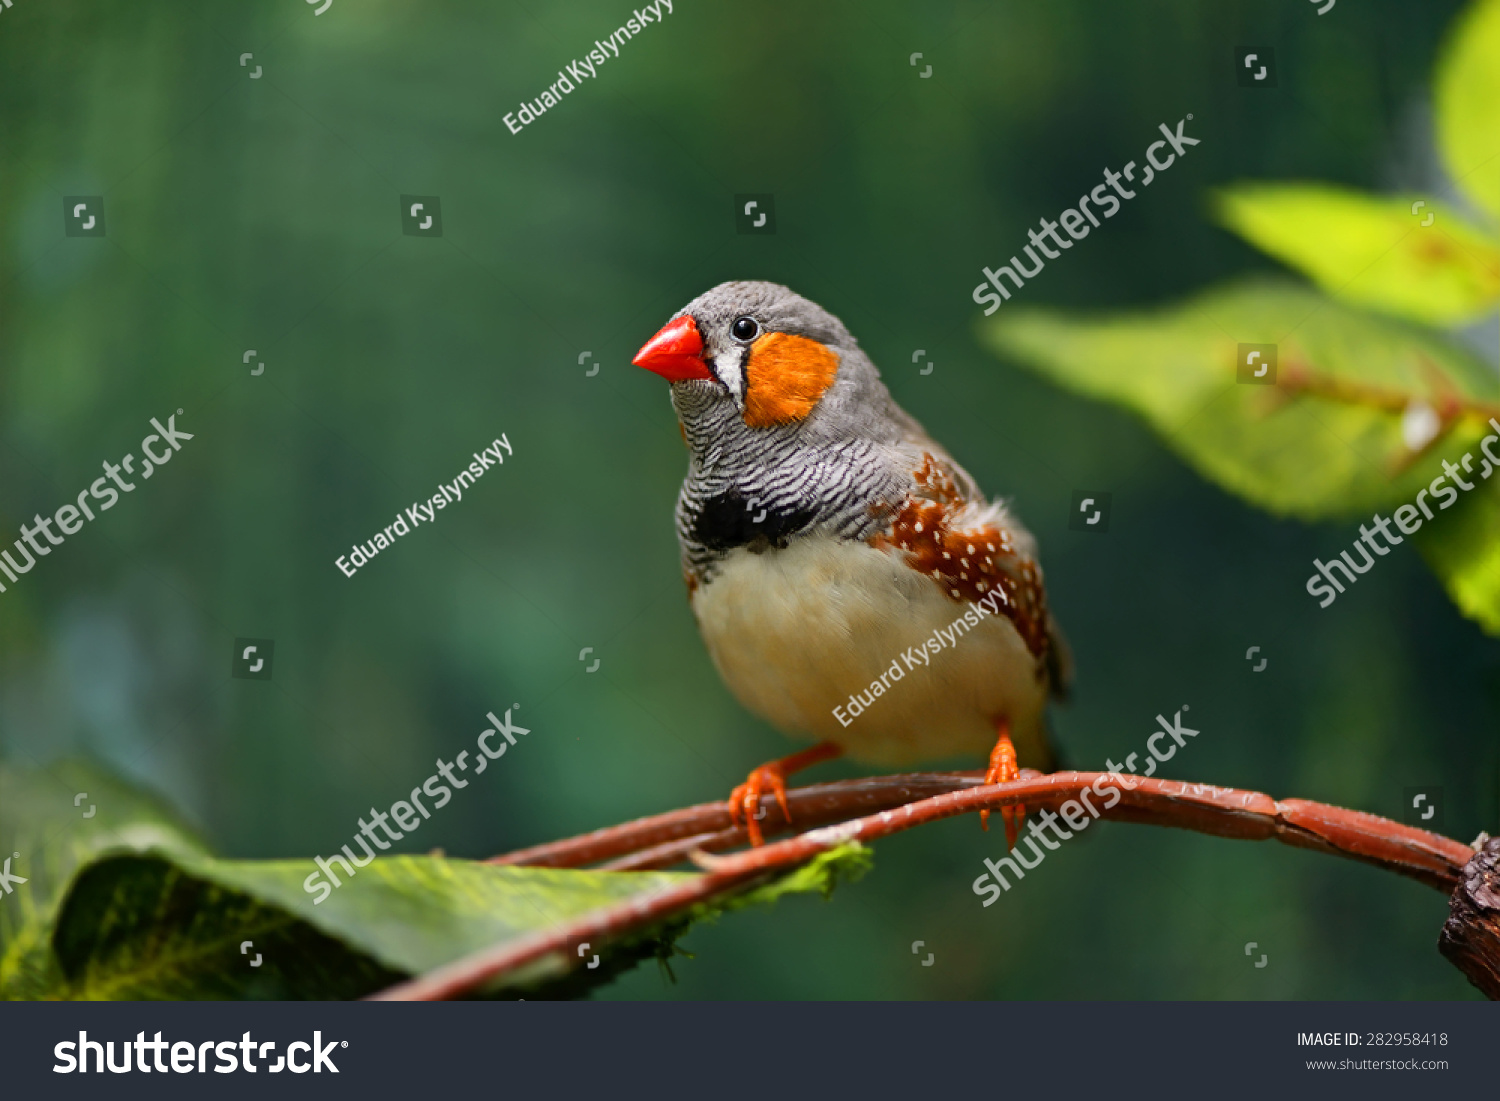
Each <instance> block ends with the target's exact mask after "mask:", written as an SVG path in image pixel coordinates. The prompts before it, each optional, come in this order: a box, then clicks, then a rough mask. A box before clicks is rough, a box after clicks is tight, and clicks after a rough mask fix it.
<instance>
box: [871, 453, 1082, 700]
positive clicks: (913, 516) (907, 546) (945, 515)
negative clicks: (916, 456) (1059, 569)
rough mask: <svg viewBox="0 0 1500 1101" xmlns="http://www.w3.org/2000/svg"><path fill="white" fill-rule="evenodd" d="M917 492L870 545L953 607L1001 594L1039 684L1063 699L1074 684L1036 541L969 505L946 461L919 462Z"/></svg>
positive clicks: (891, 512) (928, 457) (998, 513)
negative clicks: (1043, 681) (898, 557)
mask: <svg viewBox="0 0 1500 1101" xmlns="http://www.w3.org/2000/svg"><path fill="white" fill-rule="evenodd" d="M913 478H914V480H915V487H914V489H913V491H912V493H911V494H910V495H909V496H908V497H907V499H906V501H905V503H904V504H903V505H901V506H900V508H898V509H893V508H886V509H884V510H882V511H883V512H884V514H885V515H886V516H887V517H888V518H889V526H888V527H887V528H885V529H884V530H883V531H882V532H880V533H879V534H877V535H875V536H873V537H872V538H871V539H870V540H869V542H870V545H871V546H873V547H876V548H879V549H882V550H897V551H902V552H904V553H905V555H906V561H907V564H908V565H910V566H911V568H912V569H914V570H916V571H918V572H919V573H922V574H925V575H927V576H928V577H930V578H932V580H933V583H934V584H937V585H940V586H942V589H943V592H944V593H946V594H947V596H948V597H949V599H951V600H953V601H954V602H955V603H960V602H962V603H976V602H978V601H980V600H983V599H985V598H986V597H989V598H990V602H991V603H994V598H993V597H992V596H991V594H992V593H993V592H995V591H996V590H998V591H999V593H1000V597H999V608H998V611H999V612H1000V613H1002V614H1004V615H1005V616H1006V617H1007V618H1008V619H1009V620H1010V621H1011V623H1013V624H1014V625H1015V628H1016V631H1017V632H1018V633H1019V634H1020V636H1021V639H1022V640H1023V641H1024V642H1025V643H1026V647H1027V649H1029V650H1030V651H1031V653H1032V655H1033V656H1034V657H1035V658H1036V663H1037V664H1036V672H1037V677H1038V678H1039V679H1040V678H1044V677H1045V678H1047V679H1049V680H1050V681H1051V683H1052V688H1053V690H1054V691H1055V692H1057V693H1058V694H1062V692H1063V691H1065V689H1066V687H1067V683H1068V681H1069V680H1071V677H1072V670H1071V664H1072V663H1071V661H1070V659H1069V656H1068V651H1067V645H1066V643H1064V642H1063V640H1062V637H1061V634H1060V633H1059V632H1058V629H1057V625H1056V623H1055V622H1054V620H1053V618H1052V615H1051V613H1050V612H1049V611H1048V610H1047V593H1046V589H1045V588H1044V587H1043V584H1042V571H1041V567H1039V566H1038V565H1037V563H1036V559H1035V558H1034V557H1033V556H1032V553H1031V549H1030V548H1031V539H1030V537H1029V536H1026V535H1024V534H1022V533H1021V532H1019V531H1018V530H1013V529H1012V528H1011V527H1010V526H1009V525H1007V523H1006V522H1005V516H1004V511H1003V510H1002V509H1000V508H998V507H995V506H985V505H983V503H982V502H981V503H980V504H979V505H977V506H976V505H975V504H973V503H971V502H969V501H967V500H965V498H964V494H963V493H962V491H961V490H960V488H959V486H960V481H962V482H964V483H968V484H972V482H971V481H970V479H969V478H968V477H967V476H966V475H965V474H964V473H963V471H962V470H961V469H959V468H957V467H956V466H954V465H952V464H951V463H950V462H948V461H944V460H940V459H937V458H934V457H933V455H932V454H931V453H930V452H924V453H923V455H922V465H921V467H919V468H918V469H917V470H916V471H915V472H914V473H913Z"/></svg>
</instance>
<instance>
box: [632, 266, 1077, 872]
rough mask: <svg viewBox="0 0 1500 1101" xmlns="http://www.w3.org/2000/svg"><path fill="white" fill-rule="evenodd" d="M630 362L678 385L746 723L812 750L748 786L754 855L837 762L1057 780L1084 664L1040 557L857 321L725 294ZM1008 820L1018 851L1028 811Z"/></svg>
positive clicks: (700, 589) (689, 508) (728, 675)
mask: <svg viewBox="0 0 1500 1101" xmlns="http://www.w3.org/2000/svg"><path fill="white" fill-rule="evenodd" d="M631 362H632V363H634V364H635V365H636V366H638V367H642V368H645V369H646V370H648V371H652V372H654V373H655V374H657V375H659V376H661V377H662V378H664V379H666V380H667V381H668V382H669V383H670V384H671V402H672V406H673V408H674V410H675V412H676V414H677V419H678V427H679V430H680V432H681V434H682V438H683V440H684V442H685V443H686V444H687V448H688V453H689V459H688V470H687V476H686V478H685V479H684V480H683V483H682V488H681V490H680V492H679V493H678V497H677V505H676V513H675V519H676V528H677V537H678V542H679V545H680V547H681V565H682V571H683V579H684V581H685V582H686V585H687V591H688V600H689V603H690V604H691V607H692V612H693V615H694V618H695V619H696V620H697V625H698V628H699V632H700V634H701V635H702V638H703V642H704V644H705V646H706V647H707V649H708V652H709V655H710V656H711V658H712V659H713V663H714V665H715V667H716V668H717V670H718V672H719V674H720V676H721V677H722V678H723V680H724V682H725V684H726V685H727V686H728V688H729V689H730V691H731V692H732V693H733V694H734V696H735V697H736V698H737V699H738V700H739V701H740V703H741V704H742V705H743V706H744V707H745V708H746V709H748V710H749V711H750V712H752V713H753V714H755V715H757V716H759V717H760V718H762V719H763V720H765V721H766V722H768V723H769V724H771V725H772V726H774V727H776V728H777V729H779V730H780V731H782V732H783V733H785V734H788V735H790V736H792V737H796V738H801V739H804V740H810V741H813V742H814V743H815V744H813V745H812V746H811V747H809V748H807V749H804V750H802V751H800V752H798V753H793V754H791V755H789V756H786V757H782V758H779V759H777V760H773V761H769V762H767V763H766V764H764V765H761V766H759V767H758V768H756V769H754V770H752V771H751V772H750V774H749V776H748V777H747V778H746V780H745V782H744V783H742V784H740V785H738V786H737V787H735V788H734V790H733V792H732V793H731V795H730V798H729V813H730V815H731V820H732V821H733V822H734V824H735V825H736V826H738V825H740V823H741V821H742V820H743V823H744V826H745V830H746V833H747V834H748V837H749V840H750V842H751V844H752V846H759V845H761V844H762V843H763V842H764V837H763V834H762V831H761V829H760V825H759V822H758V821H757V817H756V814H755V811H756V810H757V809H758V808H759V807H760V803H761V797H762V795H764V794H765V793H767V792H769V793H770V794H772V795H774V797H775V799H776V801H777V804H778V805H779V806H780V808H781V811H782V814H783V816H784V817H785V819H786V821H787V822H788V823H790V822H791V820H792V816H791V813H790V811H789V810H788V807H787V800H786V779H787V777H789V776H790V775H792V774H793V773H795V772H798V771H801V770H802V769H804V768H807V767H809V766H811V765H814V764H817V763H819V762H821V761H825V760H829V759H831V758H834V757H839V756H845V757H847V758H849V759H851V760H854V761H857V762H861V763H864V764H869V765H884V766H901V765H909V764H912V763H914V762H917V761H924V760H936V759H940V758H948V757H956V756H959V755H967V754H972V755H982V754H985V753H986V752H987V753H988V762H989V763H988V768H987V770H986V773H985V782H986V783H987V784H994V783H1004V782H1006V781H1009V780H1013V779H1016V778H1017V777H1018V776H1019V774H1020V767H1021V766H1022V765H1025V766H1026V767H1029V768H1038V769H1041V770H1044V771H1046V770H1049V769H1050V768H1051V767H1052V766H1053V764H1054V754H1053V749H1052V745H1051V739H1050V736H1049V732H1048V729H1047V718H1046V710H1047V704H1048V702H1049V700H1050V699H1052V698H1054V697H1062V696H1064V695H1065V694H1066V691H1067V689H1068V686H1069V684H1070V682H1071V680H1072V660H1071V657H1070V655H1069V650H1068V646H1067V643H1066V641H1065V640H1064V638H1063V636H1062V633H1061V631H1060V630H1059V628H1058V625H1057V623H1056V621H1055V619H1054V617H1053V615H1052V613H1051V612H1050V610H1049V609H1048V606H1047V593H1046V588H1045V585H1044V583H1043V578H1042V570H1041V566H1040V565H1039V563H1038V560H1037V544H1036V540H1035V538H1034V537H1033V536H1032V535H1031V533H1030V532H1029V531H1027V529H1026V528H1025V527H1024V526H1023V525H1022V524H1021V522H1020V520H1019V519H1017V518H1016V516H1015V514H1014V513H1013V512H1012V511H1011V509H1010V508H1009V507H1008V506H1007V504H1006V503H1005V502H1003V501H1000V500H991V499H989V498H987V497H986V496H985V495H984V494H983V493H982V492H981V490H980V488H979V486H978V484H977V483H976V482H975V480H974V479H973V478H972V477H971V476H970V475H969V473H968V472H967V471H966V470H964V468H963V467H961V466H960V465H959V464H958V462H957V461H956V460H955V459H954V458H953V457H952V456H951V455H950V454H949V453H948V452H947V450H945V449H944V448H943V447H942V446H941V445H940V444H939V443H937V442H936V441H935V440H934V439H933V438H932V437H931V436H930V435H929V434H928V433H927V432H926V431H925V430H924V429H923V428H922V426H921V425H920V424H918V423H917V421H916V420H915V419H914V418H913V417H912V416H911V415H910V414H908V413H907V412H906V411H905V410H904V409H902V408H901V407H900V406H899V405H898V404H897V403H896V401H895V399H894V398H892V396H891V394H890V391H889V390H888V389H887V388H886V386H885V384H884V383H883V382H882V381H881V378H880V372H879V370H878V369H877V368H876V367H875V364H874V363H873V362H872V361H871V360H870V358H869V357H868V356H867V355H866V354H865V352H864V351H863V350H862V349H861V348H860V346H859V344H858V342H857V341H856V340H855V338H854V337H853V336H852V335H851V334H850V332H849V330H848V329H847V328H845V326H844V324H843V322H841V321H840V320H839V319H838V318H837V317H835V316H834V315H833V314H831V313H829V312H828V311H827V310H824V309H823V308H822V307H820V306H818V305H817V304H816V303H814V302H812V301H810V300H809V299H807V298H804V297H802V296H801V295H799V294H797V293H795V292H794V291H792V290H790V289H789V288H787V287H784V286H781V285H780V284H776V283H769V282H760V281H738V282H727V283H721V284H719V285H718V286H716V287H714V288H712V289H711V290H708V291H706V292H705V293H703V294H701V295H699V296H698V297H697V298H695V299H693V300H692V301H691V302H689V303H688V304H687V305H686V306H684V307H683V308H682V309H680V310H678V311H677V312H676V313H675V314H673V315H672V317H671V318H670V319H669V320H668V321H667V323H666V325H664V326H663V327H662V328H661V329H660V331H658V332H657V333H656V334H655V335H654V336H652V337H651V338H650V339H649V340H648V341H646V343H645V344H644V345H643V346H642V347H641V349H640V351H639V352H637V353H636V355H635V357H634V358H633V359H632V361H631ZM960 628H961V629H960ZM949 643H951V645H950V644H949ZM919 648H920V650H919ZM988 816H989V812H988V811H983V812H981V823H982V825H983V827H984V828H985V829H988V828H989V825H988ZM1001 816H1002V819H1003V821H1004V823H1005V829H1006V840H1007V844H1008V845H1009V846H1012V847H1013V846H1014V844H1015V838H1016V833H1017V830H1018V828H1019V825H1020V824H1021V823H1022V822H1023V821H1024V816H1025V808H1024V806H1016V807H1006V808H1002V809H1001Z"/></svg>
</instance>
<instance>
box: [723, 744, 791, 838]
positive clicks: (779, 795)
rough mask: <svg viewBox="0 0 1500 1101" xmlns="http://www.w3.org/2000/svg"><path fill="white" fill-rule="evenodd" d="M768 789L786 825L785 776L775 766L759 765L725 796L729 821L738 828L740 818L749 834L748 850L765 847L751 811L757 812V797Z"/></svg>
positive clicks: (789, 811)
mask: <svg viewBox="0 0 1500 1101" xmlns="http://www.w3.org/2000/svg"><path fill="white" fill-rule="evenodd" d="M768 788H769V789H770V791H771V793H772V794H773V795H775V796H776V804H777V805H778V806H779V807H781V813H782V816H783V817H784V818H785V819H786V820H787V821H788V822H790V821H791V820H792V812H791V810H790V809H789V808H788V807H787V803H786V776H785V774H784V773H783V772H782V770H781V769H780V768H778V767H777V764H776V763H772V764H769V765H761V766H760V767H759V768H757V769H756V770H755V771H753V772H751V773H750V775H749V776H748V777H747V778H746V780H745V782H744V783H743V784H740V785H739V786H738V787H737V788H735V789H734V791H733V792H731V793H730V795H729V817H730V820H731V821H733V822H734V824H735V825H736V826H738V825H740V824H741V821H740V819H741V818H743V819H744V823H743V824H744V827H745V830H746V832H747V833H749V835H750V844H751V846H752V847H754V846H760V845H764V844H765V837H764V836H763V835H762V833H761V830H760V822H759V821H757V820H756V816H755V812H756V811H757V810H759V809H760V797H761V796H762V795H764V794H765V792H766V790H767V789H768Z"/></svg>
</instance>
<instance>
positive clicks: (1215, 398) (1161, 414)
mask: <svg viewBox="0 0 1500 1101" xmlns="http://www.w3.org/2000/svg"><path fill="white" fill-rule="evenodd" d="M1009 311H1010V307H1007V312H1005V313H1003V314H1002V315H1001V316H1000V317H997V318H996V319H995V320H993V321H990V322H983V323H981V324H982V338H983V339H984V340H985V341H986V342H987V343H988V344H989V346H990V347H992V348H993V349H995V350H996V351H998V352H1000V353H1002V354H1006V355H1009V356H1013V357H1015V358H1016V359H1018V360H1019V361H1020V362H1021V363H1023V364H1025V365H1026V366H1028V367H1030V368H1032V369H1033V370H1036V371H1038V372H1039V373H1041V374H1043V375H1045V376H1047V377H1048V378H1051V379H1053V380H1055V381H1056V382H1058V383H1060V384H1062V385H1063V386H1066V387H1068V388H1069V389H1072V390H1075V391H1077V392H1079V393H1083V394H1086V395H1089V396H1091V397H1096V398H1103V399H1106V400H1109V401H1112V402H1115V403H1117V404H1120V405H1123V406H1126V407H1127V408H1130V409H1134V410H1135V411H1137V412H1139V413H1140V414H1141V415H1142V416H1144V417H1145V418H1146V420H1147V421H1149V422H1150V423H1151V425H1152V426H1153V427H1154V428H1155V429H1156V430H1157V431H1158V432H1159V433H1160V434H1161V435H1162V436H1163V437H1164V438H1165V439H1166V440H1167V442H1168V443H1169V444H1170V445H1171V446H1172V447H1173V448H1175V449H1176V450H1177V451H1178V452H1179V453H1180V454H1181V455H1183V456H1184V457H1185V458H1186V459H1187V460H1188V461H1189V462H1190V463H1191V464H1192V465H1193V466H1194V467H1196V468H1197V469H1198V470H1199V471H1201V472H1202V473H1203V474H1205V475H1206V476H1207V477H1209V478H1210V479H1212V480H1213V481H1215V482H1216V483H1218V484H1219V485H1221V486H1223V487H1224V488H1225V489H1227V490H1229V491H1230V492H1232V493H1236V494H1238V495H1240V496H1242V497H1244V498H1246V499H1247V500H1250V501H1252V502H1254V503H1255V504H1257V505H1260V506H1262V507H1264V508H1266V509H1269V510H1270V511H1272V512H1275V513H1278V514H1283V515H1294V516H1300V517H1303V518H1308V519H1315V518H1323V517H1335V516H1352V515H1355V514H1359V513H1365V512H1368V511H1369V510H1371V509H1375V508H1388V507H1390V506H1392V505H1394V504H1398V503H1401V502H1404V501H1407V500H1410V499H1411V498H1412V497H1413V496H1415V494H1416V492H1417V491H1418V490H1419V489H1421V488H1422V487H1423V486H1424V485H1426V483H1428V482H1429V481H1431V479H1432V478H1433V477H1435V476H1436V474H1438V473H1441V465H1440V463H1441V459H1442V458H1444V457H1448V458H1457V457H1459V456H1461V455H1462V454H1463V453H1464V452H1465V451H1467V450H1470V449H1471V448H1472V447H1473V445H1474V444H1475V442H1476V441H1477V440H1478V439H1479V437H1480V435H1481V434H1482V432H1481V425H1482V424H1483V421H1482V419H1479V418H1474V417H1466V418H1464V419H1462V420H1460V421H1459V422H1458V423H1457V424H1456V426H1455V427H1454V428H1453V430H1452V432H1451V433H1450V434H1449V435H1447V436H1446V437H1444V438H1441V439H1439V440H1438V441H1437V442H1436V443H1435V445H1434V446H1433V447H1432V448H1431V450H1430V452H1429V453H1428V454H1426V455H1423V456H1421V457H1417V458H1415V461H1413V458H1414V457H1413V454H1412V452H1411V451H1409V450H1408V448H1407V445H1406V442H1405V437H1404V436H1403V431H1402V419H1403V418H1402V410H1401V408H1399V406H1404V405H1406V404H1407V403H1408V402H1409V401H1426V402H1429V403H1436V402H1437V401H1438V399H1439V397H1440V395H1442V394H1443V392H1444V391H1445V390H1447V391H1448V392H1449V393H1451V394H1453V395H1456V396H1458V397H1460V398H1469V399H1476V400H1481V401H1487V402H1494V401H1495V400H1496V397H1497V392H1500V382H1497V379H1496V376H1495V373H1494V372H1493V371H1492V370H1490V369H1489V368H1488V367H1486V366H1485V365H1484V364H1482V363H1480V362H1479V361H1478V360H1476V359H1475V358H1474V357H1473V356H1472V355H1470V354H1469V353H1468V352H1467V351H1465V350H1463V349H1462V348H1459V347H1458V346H1457V345H1455V344H1453V343H1452V342H1450V341H1448V340H1446V339H1444V338H1443V337H1441V336H1438V335H1434V334H1431V333H1425V332H1422V331H1418V330H1414V329H1412V328H1411V327H1408V326H1405V325H1402V324H1400V323H1398V322H1394V321H1387V320H1383V319H1380V318H1376V317H1371V316H1369V315H1367V314H1362V313H1358V312H1356V311H1353V310H1351V309H1348V308H1347V307H1343V306H1340V305H1338V304H1336V303H1333V302H1330V301H1329V300H1327V299H1326V298H1324V297H1322V296H1321V295H1318V294H1316V293H1314V292H1312V291H1310V290H1307V289H1305V288H1301V287H1296V286H1287V285H1278V284H1266V283H1261V282H1251V283H1247V284H1241V285H1237V286H1231V287H1228V288H1224V289H1219V290H1215V291H1211V292H1209V293H1207V294H1204V295H1203V296H1201V297H1199V298H1197V299H1195V300H1193V301H1190V302H1188V303H1187V304H1186V305H1182V306H1175V307H1171V308H1168V309H1163V310H1160V311H1154V312H1151V313H1146V314H1129V315H1125V316H1120V317H1114V318H1106V319H1102V320H1094V319H1084V318H1078V317H1074V316H1070V315H1064V314H1061V313H1057V312H1052V311H1043V310H1029V311H1026V310H1016V311H1015V312H1009ZM1241 343H1256V344H1260V343H1264V344H1275V345H1277V346H1278V352H1279V365H1278V372H1279V378H1280V379H1281V380H1287V379H1289V378H1291V377H1293V376H1295V375H1296V374H1297V373H1298V372H1311V373H1312V374H1314V375H1315V376H1316V377H1317V378H1319V379H1322V380H1324V381H1325V382H1326V383H1329V384H1332V385H1336V386H1340V387H1363V388H1367V389H1373V390H1375V391H1378V392H1379V393H1380V394H1382V395H1385V396H1386V397H1394V398H1395V399H1396V403H1397V405H1398V408H1396V409H1394V410H1391V409H1383V408H1380V407H1378V406H1376V405H1374V404H1368V403H1365V402H1361V401H1351V400H1335V399H1334V398H1331V397H1325V396H1318V395H1316V394H1313V393H1301V394H1295V395H1294V393H1293V392H1292V391H1290V390H1288V389H1286V388H1284V387H1281V386H1275V387H1273V386H1262V385H1255V384H1247V383H1242V382H1237V381H1236V368H1237V365H1238V362H1239V358H1240V356H1239V350H1238V346H1239V345H1240V344H1241Z"/></svg>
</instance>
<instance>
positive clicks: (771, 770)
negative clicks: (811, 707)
mask: <svg viewBox="0 0 1500 1101" xmlns="http://www.w3.org/2000/svg"><path fill="white" fill-rule="evenodd" d="M841 752H843V751H842V750H840V749H839V747H838V746H836V745H834V744H833V743H832V742H819V743H818V744H817V745H815V746H812V747H811V748H809V749H804V750H803V751H802V752H801V753H793V754H792V755H791V756H790V757H783V758H781V759H780V760H779V761H769V762H767V763H766V764H763V765H761V766H760V767H759V768H757V769H755V770H754V771H753V772H751V773H750V775H749V776H748V777H746V779H745V782H744V783H743V784H740V785H739V786H738V787H736V788H735V789H734V791H733V792H731V793H730V795H729V817H730V820H731V821H733V822H734V824H735V825H736V826H738V825H739V824H740V819H741V818H743V819H744V825H745V830H746V832H748V833H749V834H750V844H751V845H752V846H757V847H758V846H760V845H764V844H765V837H764V836H763V835H762V834H761V830H760V820H759V819H758V818H757V817H756V813H755V812H756V811H757V810H759V809H760V797H761V796H762V795H764V794H765V793H766V792H767V791H769V792H771V793H772V794H773V795H775V796H776V803H777V805H778V806H780V807H781V813H782V814H783V815H784V816H785V817H786V820H787V821H788V822H790V821H791V820H792V812H791V811H790V810H789V809H788V808H787V805H786V778H787V777H788V776H790V775H791V774H792V773H794V772H798V771H800V770H802V769H804V768H807V767H808V766H809V765H815V764H817V763H818V762H819V761H826V760H828V759H829V758H830V757H837V756H838V755H839V754H840V753H841ZM762 817H764V816H763V815H762Z"/></svg>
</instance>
